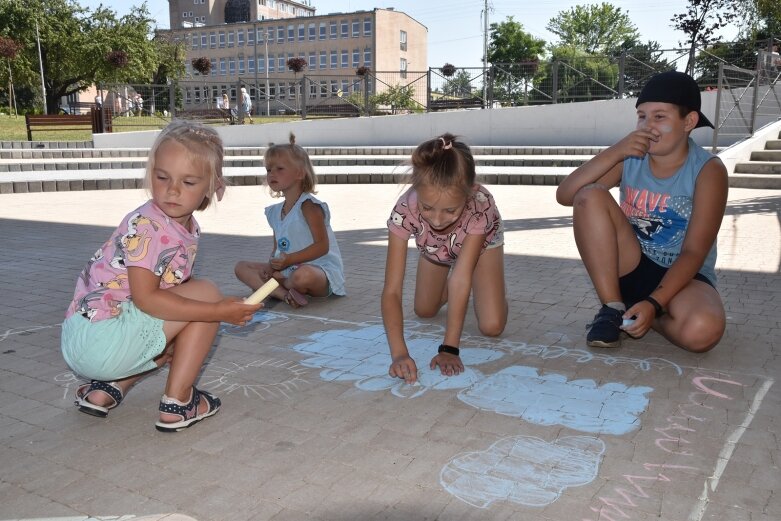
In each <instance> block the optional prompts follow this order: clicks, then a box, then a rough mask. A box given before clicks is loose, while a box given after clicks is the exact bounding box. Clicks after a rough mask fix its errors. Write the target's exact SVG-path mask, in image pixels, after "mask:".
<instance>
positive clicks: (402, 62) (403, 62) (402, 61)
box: [399, 58, 407, 78]
mask: <svg viewBox="0 0 781 521" xmlns="http://www.w3.org/2000/svg"><path fill="white" fill-rule="evenodd" d="M399 72H400V73H401V77H402V78H406V77H407V59H406V58H399Z"/></svg>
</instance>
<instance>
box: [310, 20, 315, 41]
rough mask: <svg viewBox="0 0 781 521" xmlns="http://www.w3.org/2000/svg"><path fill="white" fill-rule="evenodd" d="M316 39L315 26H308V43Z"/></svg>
mask: <svg viewBox="0 0 781 521" xmlns="http://www.w3.org/2000/svg"><path fill="white" fill-rule="evenodd" d="M316 39H317V26H316V25H315V24H309V41H310V42H311V41H313V40H316Z"/></svg>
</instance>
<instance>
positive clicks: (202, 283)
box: [195, 279, 223, 302]
mask: <svg viewBox="0 0 781 521" xmlns="http://www.w3.org/2000/svg"><path fill="white" fill-rule="evenodd" d="M195 282H197V283H198V293H199V294H200V296H201V297H202V300H205V301H207V302H219V301H220V300H222V298H223V297H222V292H221V291H220V289H219V288H218V287H217V285H216V284H215V283H214V282H212V281H210V280H208V279H198V280H197V281H195Z"/></svg>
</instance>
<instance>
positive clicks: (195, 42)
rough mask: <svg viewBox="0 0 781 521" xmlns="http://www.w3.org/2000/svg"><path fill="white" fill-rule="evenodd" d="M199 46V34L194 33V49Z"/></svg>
mask: <svg viewBox="0 0 781 521" xmlns="http://www.w3.org/2000/svg"><path fill="white" fill-rule="evenodd" d="M197 48H198V35H197V34H194V35H193V49H197Z"/></svg>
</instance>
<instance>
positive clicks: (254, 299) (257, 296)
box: [244, 279, 279, 304]
mask: <svg viewBox="0 0 781 521" xmlns="http://www.w3.org/2000/svg"><path fill="white" fill-rule="evenodd" d="M277 287H279V282H277V281H276V279H268V282H266V283H265V284H263V285H262V286H261V287H260V288H258V290H257V291H255V293H253V294H252V295H250V296H249V297H247V298H245V299H244V303H245V304H260V303H261V302H263V299H264V298H266V297H268V296H269V295H271V292H272V291H274V290H275V289H277Z"/></svg>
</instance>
